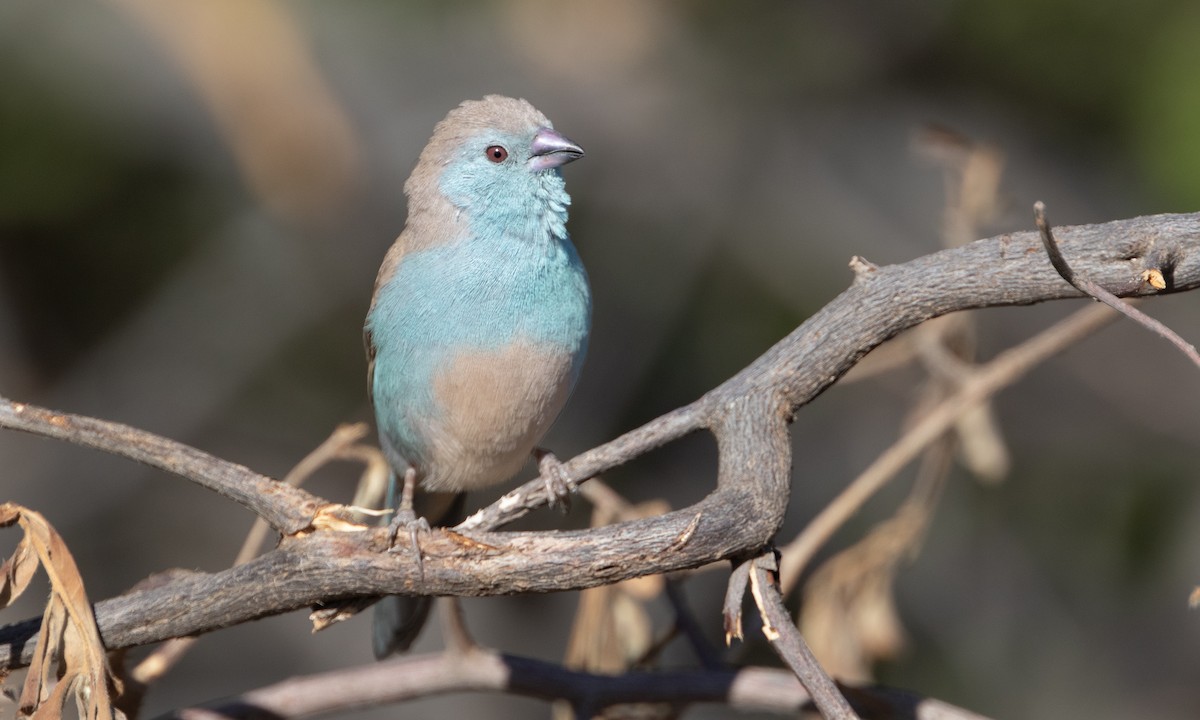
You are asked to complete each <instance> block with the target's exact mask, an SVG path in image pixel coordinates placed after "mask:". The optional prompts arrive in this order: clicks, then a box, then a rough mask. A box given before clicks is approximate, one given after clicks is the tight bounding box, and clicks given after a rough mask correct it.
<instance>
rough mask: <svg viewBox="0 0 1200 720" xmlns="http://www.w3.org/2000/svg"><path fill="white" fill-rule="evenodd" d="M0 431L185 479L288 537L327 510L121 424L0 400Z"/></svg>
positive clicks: (238, 468)
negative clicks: (47, 440)
mask: <svg viewBox="0 0 1200 720" xmlns="http://www.w3.org/2000/svg"><path fill="white" fill-rule="evenodd" d="M0 428H9V429H12V430H23V431H25V432H30V433H34V434H36V435H41V436H43V437H50V438H57V439H59V440H66V441H67V442H70V443H74V444H76V445H81V446H83V447H90V448H94V449H96V450H102V451H104V452H106V453H109V454H111V455H116V456H118V457H125V458H129V459H130V460H136V461H137V462H140V463H145V464H146V465H150V466H151V467H156V468H159V469H161V470H166V471H167V472H169V473H174V474H175V475H179V476H181V477H185V478H187V479H188V480H191V481H192V482H195V483H197V484H199V485H202V486H204V487H206V488H209V489H210V490H215V491H216V492H218V493H220V494H222V495H224V496H225V497H228V498H230V499H232V500H235V501H236V502H239V503H241V504H242V505H244V506H246V507H247V508H249V509H250V510H252V511H253V512H254V513H255V514H256V515H258V516H259V517H261V518H263V519H264V520H266V521H267V522H268V523H270V525H271V527H273V528H275V529H276V530H278V531H280V532H281V533H284V534H286V535H290V534H292V533H295V532H299V531H300V530H303V529H304V528H306V527H308V526H309V524H310V523H311V522H312V519H313V516H314V515H315V514H316V512H317V510H318V509H320V508H321V507H322V506H323V505H325V504H326V503H325V502H324V501H323V500H321V499H320V498H318V497H316V496H315V495H312V494H310V493H307V492H305V491H303V490H300V489H298V488H291V487H287V486H284V485H281V484H280V483H279V482H278V481H276V480H273V479H271V478H269V477H267V476H265V475H260V474H258V473H256V472H254V471H253V470H250V469H249V468H247V467H244V466H242V465H238V464H236V463H231V462H229V461H228V460H222V459H221V458H218V457H214V456H212V455H209V454H208V453H206V452H202V451H200V450H197V449H196V448H193V447H190V446H188V445H184V444H183V443H179V442H175V441H174V440H168V439H167V438H164V437H162V436H159V435H155V434H154V433H149V432H146V431H145V430H138V429H137V428H133V427H130V426H128V425H122V424H121V423H115V422H109V421H107V420H99V419H97V418H92V417H86V416H84V415H72V414H69V413H57V412H53V411H51V410H46V409H44V408H39V407H34V406H33V405H27V404H25V403H19V402H13V401H12V400H8V399H6V398H2V397H0Z"/></svg>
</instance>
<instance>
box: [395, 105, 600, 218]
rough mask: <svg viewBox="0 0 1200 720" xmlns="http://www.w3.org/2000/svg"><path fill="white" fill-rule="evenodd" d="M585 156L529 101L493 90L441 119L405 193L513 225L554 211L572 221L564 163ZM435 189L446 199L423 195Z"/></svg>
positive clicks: (417, 199)
mask: <svg viewBox="0 0 1200 720" xmlns="http://www.w3.org/2000/svg"><path fill="white" fill-rule="evenodd" d="M581 157H583V149H582V148H581V147H579V146H578V145H577V144H575V143H574V142H572V141H571V140H569V139H567V138H566V137H565V136H563V135H561V134H559V133H558V132H556V131H555V130H554V127H553V125H551V123H550V121H549V120H547V119H546V116H545V115H543V114H542V113H540V112H538V111H537V110H536V109H535V108H534V107H533V106H532V105H530V104H529V103H528V102H526V101H525V100H517V99H514V98H509V97H503V96H500V95H488V96H487V97H485V98H483V99H482V100H471V101H467V102H464V103H463V104H461V105H459V106H458V107H457V108H455V109H454V110H452V111H450V114H449V115H447V116H446V118H445V119H444V120H442V121H441V122H440V123H438V125H437V127H436V128H435V129H434V133H433V137H432V138H431V139H430V140H429V144H428V145H426V146H425V150H424V151H423V152H422V153H421V158H420V160H419V161H418V162H417V168H416V169H415V170H414V171H413V174H412V177H410V178H409V181H408V183H406V184H405V192H406V193H407V194H408V195H409V198H410V203H411V204H413V205H419V204H421V203H422V200H429V201H435V200H440V199H442V198H444V200H446V201H449V203H450V205H452V206H453V207H454V208H455V209H456V211H465V212H466V213H467V214H468V215H469V216H470V217H471V218H472V219H473V220H484V221H493V222H499V223H504V224H511V223H513V222H522V221H523V220H524V219H525V217H526V216H528V217H529V218H530V219H532V218H533V217H534V216H537V217H540V216H542V215H544V214H546V213H547V212H550V213H552V214H561V215H562V216H563V220H565V214H566V205H567V204H568V203H569V202H570V199H569V197H568V196H567V194H566V190H565V189H564V186H563V181H562V177H561V176H560V175H559V171H558V168H560V167H562V166H563V165H565V164H567V163H569V162H571V161H572V160H576V159H578V158H581ZM431 192H437V193H439V194H440V195H441V196H442V197H441V198H433V197H425V198H423V197H422V196H423V195H425V194H426V193H431ZM431 204H432V202H431Z"/></svg>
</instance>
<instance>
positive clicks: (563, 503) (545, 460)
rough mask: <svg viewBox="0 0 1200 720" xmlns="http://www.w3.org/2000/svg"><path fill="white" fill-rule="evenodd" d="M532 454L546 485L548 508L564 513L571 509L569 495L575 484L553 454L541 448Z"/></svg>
mask: <svg viewBox="0 0 1200 720" xmlns="http://www.w3.org/2000/svg"><path fill="white" fill-rule="evenodd" d="M533 453H534V457H536V458H537V464H538V473H539V474H540V475H541V476H542V482H544V483H546V497H548V498H549V500H550V507H552V508H558V509H559V510H560V511H561V512H564V513H565V512H566V511H567V510H569V509H570V508H571V493H573V492H575V487H576V485H575V483H574V482H573V481H572V480H571V477H570V476H569V475H567V470H566V468H564V467H563V464H562V463H561V462H559V460H558V458H557V457H555V456H554V453H552V452H550V451H549V450H543V449H541V448H536V449H535V450H534V451H533Z"/></svg>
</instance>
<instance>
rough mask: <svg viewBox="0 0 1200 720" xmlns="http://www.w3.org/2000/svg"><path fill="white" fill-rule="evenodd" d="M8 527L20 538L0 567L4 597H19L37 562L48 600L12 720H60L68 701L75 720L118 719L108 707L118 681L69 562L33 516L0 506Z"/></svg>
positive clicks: (0, 523)
mask: <svg viewBox="0 0 1200 720" xmlns="http://www.w3.org/2000/svg"><path fill="white" fill-rule="evenodd" d="M14 522H15V523H17V524H19V525H20V526H21V529H22V530H24V531H25V536H24V537H23V538H22V539H21V542H20V543H19V544H18V546H17V550H16V552H14V553H13V555H12V557H10V558H9V559H8V560H7V561H6V562H5V564H4V569H5V578H4V581H3V582H4V585H3V588H2V590H3V594H4V597H5V598H6V599H7V600H9V601H11V600H12V599H14V598H16V597H17V596H18V595H20V594H21V592H22V591H23V590H24V589H25V588H26V587H27V586H28V585H29V579H30V577H31V576H32V575H33V571H34V569H36V567H37V564H38V563H40V564H41V566H42V567H43V568H45V570H46V574H47V575H48V576H49V577H50V600H49V602H48V603H47V604H46V611H45V613H44V614H43V616H42V626H41V629H40V630H39V632H38V643H37V646H36V647H35V648H34V653H33V659H32V660H31V662H30V664H29V673H28V675H26V677H25V686H24V687H23V688H22V691H21V698H20V700H19V701H18V710H17V712H18V717H32V718H35V719H38V720H40V719H41V718H58V717H62V715H63V711H64V710H65V707H66V704H67V702H68V700H69V698H71V697H74V698H75V702H76V705H77V706H78V710H79V717H80V718H86V720H100V719H101V718H103V719H105V720H107V719H108V718H123V717H124V715H123V714H122V713H121V712H120V711H118V710H116V709H115V708H114V707H113V706H112V696H113V695H118V694H120V688H119V682H118V681H117V679H116V678H115V677H114V676H113V674H112V670H111V668H110V667H109V665H108V657H107V655H106V654H105V650H104V643H103V642H101V640H100V631H99V629H98V628H97V627H96V618H95V616H94V615H93V614H92V606H91V603H89V602H88V599H87V593H86V592H85V591H84V588H83V579H82V578H81V577H80V576H79V569H78V568H77V567H76V565H75V559H74V558H72V557H71V553H70V551H68V550H67V546H66V543H64V542H63V540H62V537H61V536H60V535H59V534H58V533H57V532H55V531H54V528H53V527H51V526H50V523H48V522H47V521H46V519H45V518H44V517H42V516H41V515H40V514H39V513H36V512H34V511H32V510H28V509H26V508H24V507H21V506H20V505H17V504H15V503H4V504H3V505H0V526H9V525H12V524H13V523H14Z"/></svg>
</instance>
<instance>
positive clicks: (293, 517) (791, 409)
mask: <svg viewBox="0 0 1200 720" xmlns="http://www.w3.org/2000/svg"><path fill="white" fill-rule="evenodd" d="M1058 235H1059V244H1060V245H1061V246H1063V247H1064V248H1070V249H1071V256H1072V258H1073V260H1072V262H1073V265H1074V268H1075V271H1076V272H1077V273H1079V274H1081V275H1084V276H1086V277H1088V278H1089V279H1091V280H1092V281H1093V282H1095V283H1097V284H1099V285H1101V286H1103V287H1105V288H1106V289H1107V290H1109V291H1111V292H1113V293H1114V294H1117V295H1122V296H1128V295H1149V294H1157V293H1159V292H1164V293H1165V292H1175V291H1180V290H1187V289H1192V288H1195V287H1197V286H1200V215H1196V214H1192V215H1158V216H1153V217H1144V218H1135V219H1132V220H1120V221H1116V222H1111V223H1105V224H1102V225H1089V226H1079V227H1068V228H1061V229H1060V230H1059V232H1058ZM854 267H855V269H856V272H857V277H856V278H855V282H854V283H853V285H852V286H851V287H850V288H849V289H848V290H846V291H845V292H843V293H842V294H841V295H839V296H838V297H837V298H835V299H834V300H833V301H832V302H830V303H829V304H828V305H827V306H826V307H825V308H823V309H822V310H820V311H819V312H818V313H816V314H815V315H814V316H813V317H811V318H810V319H809V320H808V321H806V322H805V323H804V324H803V325H801V326H800V327H799V328H797V329H796V330H795V331H794V332H793V333H791V334H790V335H789V336H788V337H786V338H784V339H783V340H782V341H780V342H779V343H778V344H777V345H775V347H773V348H771V349H770V350H768V351H767V352H766V353H765V354H763V355H762V356H761V357H760V358H758V359H757V360H756V361H755V362H754V363H752V364H751V365H750V366H748V367H747V368H745V369H744V370H742V371H741V372H739V373H738V374H737V375H735V376H734V377H732V378H731V379H729V380H728V381H726V382H725V383H723V384H721V385H720V386H719V387H717V388H716V389H714V390H713V391H711V392H709V393H708V394H706V395H705V396H704V397H702V398H701V399H700V400H698V401H697V402H695V403H693V404H692V405H689V406H687V407H685V408H681V409H679V410H676V411H674V412H672V413H668V414H667V415H665V416H663V417H662V418H660V419H659V420H657V421H654V422H651V423H648V424H647V425H646V426H643V427H642V428H639V429H638V430H635V431H633V432H631V433H628V434H626V435H624V436H622V437H621V438H618V439H617V440H614V441H612V442H610V443H608V444H606V445H604V446H601V447H600V448H597V449H596V450H593V451H591V452H589V453H585V454H584V455H581V456H580V457H578V458H576V459H574V460H572V461H570V462H568V463H567V464H566V471H567V473H568V474H569V476H570V477H571V478H572V479H574V480H576V481H582V480H584V479H585V478H586V477H587V476H590V475H593V474H596V473H598V472H601V471H603V470H605V469H607V468H610V467H614V466H616V465H619V464H622V463H625V462H628V461H630V460H632V459H633V458H634V457H637V456H638V455H640V454H642V453H644V452H645V451H647V450H648V449H650V448H652V447H657V446H658V445H661V444H662V443H665V442H669V441H670V440H673V439H675V438H677V437H680V436H682V435H684V434H686V433H688V432H691V431H693V430H695V429H699V428H708V429H709V430H710V431H711V432H712V433H713V435H714V436H715V438H716V440H717V445H718V450H719V466H718V476H717V482H716V488H715V490H714V491H713V492H712V493H710V494H709V495H708V496H707V497H705V498H704V499H703V500H701V501H700V502H699V503H697V504H695V505H693V506H691V507H688V508H684V509H682V510H679V511H676V512H671V513H668V514H666V515H664V516H662V517H658V518H651V519H643V520H634V521H630V522H625V523H619V524H616V525H611V526H606V527H602V528H596V529H591V530H583V531H564V532H540V533H528V532H527V533H497V532H489V531H488V530H490V529H491V528H493V527H495V526H496V524H497V523H499V522H503V521H504V519H505V518H507V517H508V516H507V515H505V513H504V512H503V508H504V504H505V500H504V499H501V500H500V501H498V503H497V504H496V508H495V509H494V510H495V512H494V513H493V514H489V513H492V511H493V509H489V510H488V511H486V512H485V513H484V515H482V516H480V517H481V519H480V520H477V521H476V525H472V526H464V527H463V528H462V530H463V531H464V532H463V533H461V534H460V533H452V532H446V531H436V532H433V533H431V534H430V535H429V536H427V537H424V538H422V541H421V545H422V550H423V551H424V552H425V553H426V555H427V557H426V560H425V563H424V565H425V573H424V580H423V581H422V580H421V579H420V578H419V577H418V575H417V572H416V568H415V563H413V562H412V558H411V557H410V554H408V553H403V552H401V553H386V552H383V548H384V545H385V538H384V531H383V530H381V529H376V528H366V527H365V526H356V527H351V526H349V525H345V524H343V525H341V526H340V530H346V529H353V530H356V531H355V532H344V531H339V528H338V527H332V528H325V529H316V530H315V531H313V532H309V533H306V534H298V535H288V536H285V538H284V540H283V542H281V544H280V546H279V547H278V548H276V549H275V550H273V551H272V552H270V553H267V554H266V555H263V556H262V557H260V558H258V559H256V560H254V561H252V562H250V563H247V564H245V565H242V566H239V567H235V568H231V569H228V570H224V571H222V572H217V573H211V574H209V573H196V574H192V575H189V576H186V577H182V578H178V579H171V580H168V581H165V582H163V583H162V584H160V585H159V586H158V587H155V588H149V589H145V590H141V591H137V592H132V593H129V594H127V595H124V596H121V597H118V598H114V599H111V600H107V601H104V602H101V603H99V604H98V605H97V606H96V615H97V620H98V623H99V626H100V630H101V636H102V637H103V639H104V642H105V644H106V646H107V647H109V648H110V649H116V648H121V647H129V646H132V645H141V644H145V643H150V642H157V641H160V640H163V639H166V638H169V637H178V636H181V635H188V634H195V633H203V632H208V631H211V630H214V629H217V628H221V627H226V626H229V625H232V624H236V623H240V622H245V621H247V620H251V619H254V618H258V617H262V616H266V615H274V614H278V613H282V612H288V611H290V610H294V609H297V608H301V607H305V606H309V605H313V604H320V603H324V602H334V601H337V600H342V599H346V598H351V597H359V596H374V595H381V594H388V593H400V594H404V593H409V594H438V595H497V594H506V593H521V592H549V591H555V590H566V589H579V588H584V587H591V586H595V585H600V584H605V583H611V582H616V581H618V580H622V579H626V578H630V577H636V576H640V575H646V574H650V573H661V572H668V571H672V570H680V569H686V568H692V567H697V566H699V565H702V564H705V563H708V562H712V561H714V560H718V559H723V558H732V557H745V556H749V555H752V554H757V551H758V550H759V549H760V548H762V547H763V546H764V545H766V544H767V543H768V542H769V541H770V539H771V537H772V536H773V535H774V533H775V532H776V531H777V530H778V528H779V526H780V524H781V523H782V520H783V513H784V510H785V508H786V507H787V500H788V491H789V484H790V477H791V473H790V461H791V458H790V442H789V438H788V435H787V428H786V422H787V420H788V419H790V418H791V416H792V415H793V414H794V413H795V412H796V411H797V409H798V408H800V407H801V406H802V405H804V404H805V403H807V402H809V401H811V400H812V399H813V398H815V397H816V396H817V395H818V394H820V393H821V392H822V391H824V390H825V389H826V388H828V387H829V386H830V385H831V384H833V383H834V382H835V381H836V380H837V379H838V378H839V377H841V376H842V374H844V373H845V372H846V371H847V370H848V369H849V368H850V367H851V366H853V365H854V363H855V362H857V361H858V360H859V359H860V358H861V357H862V356H863V355H865V354H866V353H867V352H869V351H870V350H871V349H872V348H874V347H875V346H876V345H878V344H879V343H881V342H883V341H884V340H887V339H888V338H890V337H892V336H894V335H896V334H897V333H899V332H901V331H903V330H905V329H907V328H909V327H912V326H913V325H916V324H918V323H920V322H922V321H924V320H927V319H930V318H932V317H936V316H938V315H942V314H945V313H948V312H953V311H956V310H965V309H970V308H979V307H985V306H991V305H1017V304H1030V303H1035V302H1040V301H1043V300H1052V299H1057V298H1065V297H1078V296H1079V292H1078V291H1077V290H1076V289H1074V288H1072V287H1071V286H1070V285H1068V284H1067V283H1065V282H1064V281H1063V280H1062V279H1061V278H1060V277H1059V276H1058V275H1057V274H1056V273H1055V272H1054V270H1053V268H1052V267H1051V265H1050V263H1049V262H1048V261H1047V260H1046V258H1045V256H1044V255H1043V254H1042V252H1041V245H1040V241H1039V238H1038V235H1037V234H1036V233H1017V234H1011V235H1002V236H999V237H995V238H990V239H986V240H980V241H978V242H975V243H972V244H969V245H965V246H963V247H959V248H954V249H950V250H944V251H941V252H938V253H934V254H932V255H928V256H926V257H922V258H918V259H916V260H913V261H911V262H907V263H903V264H900V265H894V266H890V267H883V268H876V267H874V266H870V265H869V264H867V263H864V262H861V261H860V262H857V263H855V264H854ZM1149 270H1155V271H1156V272H1158V273H1160V274H1161V276H1162V278H1163V279H1164V282H1163V284H1164V288H1163V289H1162V290H1161V291H1160V290H1158V289H1156V288H1155V287H1153V286H1152V285H1150V284H1148V283H1147V282H1146V281H1145V280H1144V279H1143V278H1145V277H1147V275H1146V274H1145V273H1147V272H1148V271H1149ZM0 426H4V427H13V428H17V429H21V430H26V431H29V432H35V433H38V434H42V435H46V436H50V437H57V438H61V439H66V440H69V441H72V442H78V443H80V444H84V445H87V446H89V447H96V448H99V449H103V450H106V451H110V452H114V453H116V454H119V455H122V456H125V457H130V458H133V459H136V460H139V461H142V462H148V463H150V464H153V465H156V466H158V467H162V468H164V469H167V470H170V471H172V472H176V473H179V474H181V475H183V476H185V477H187V478H189V479H192V480H194V481H196V482H200V483H201V484H203V485H205V486H206V487H210V488H212V489H214V490H217V491H218V492H221V493H222V494H225V495H227V496H229V497H231V498H234V499H236V500H238V501H239V502H241V503H242V504H244V505H246V506H247V507H250V508H251V509H253V510H254V511H255V512H257V513H259V514H260V515H262V516H263V517H265V518H267V519H268V520H269V521H271V522H272V524H274V525H276V527H278V528H280V529H281V530H284V531H285V532H289V533H291V532H295V531H297V530H300V529H303V528H305V527H307V526H309V525H312V524H313V523H312V519H313V517H314V515H315V514H316V513H317V511H318V510H320V509H321V507H322V506H321V502H322V501H320V500H319V499H317V498H314V497H313V496H312V495H310V494H308V493H303V492H301V491H298V490H295V489H290V488H287V487H286V486H283V485H281V484H279V483H276V482H273V481H271V480H269V479H267V478H264V477H263V476H261V475H258V474H256V473H253V472H251V471H249V470H246V469H245V468H242V467H241V466H238V465H234V464H231V463H226V462H224V461H221V460H218V459H216V458H212V457H211V456H208V455H205V454H204V453H200V452H199V451H196V450H193V449H191V448H186V447H184V446H179V445H177V444H174V443H171V442H170V441H166V440H163V439H162V438H158V437H156V436H153V435H150V434H149V433H143V432H141V431H137V430H133V429H131V428H127V427H125V426H121V425H116V424H112V423H103V422H101V421H98V420H91V419H88V418H79V417H75V416H67V415H55V414H53V413H48V411H42V410H37V409H34V408H31V407H29V406H20V405H17V404H15V403H11V402H0ZM697 481H698V482H702V480H700V479H697ZM535 482H540V481H535ZM532 484H533V483H531V484H530V485H532ZM530 485H527V486H524V487H523V488H522V489H521V490H520V491H519V492H527V494H528V495H529V496H532V490H530V489H529V488H530ZM281 506H286V507H281ZM468 527H469V528H470V530H469V535H468V534H467V530H468ZM35 642H36V627H31V626H30V624H29V623H21V624H18V625H15V626H9V627H6V628H3V629H0V668H12V667H16V666H18V665H21V664H23V663H26V662H28V658H29V656H30V652H31V650H32V647H33V644H34V643H35Z"/></svg>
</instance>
